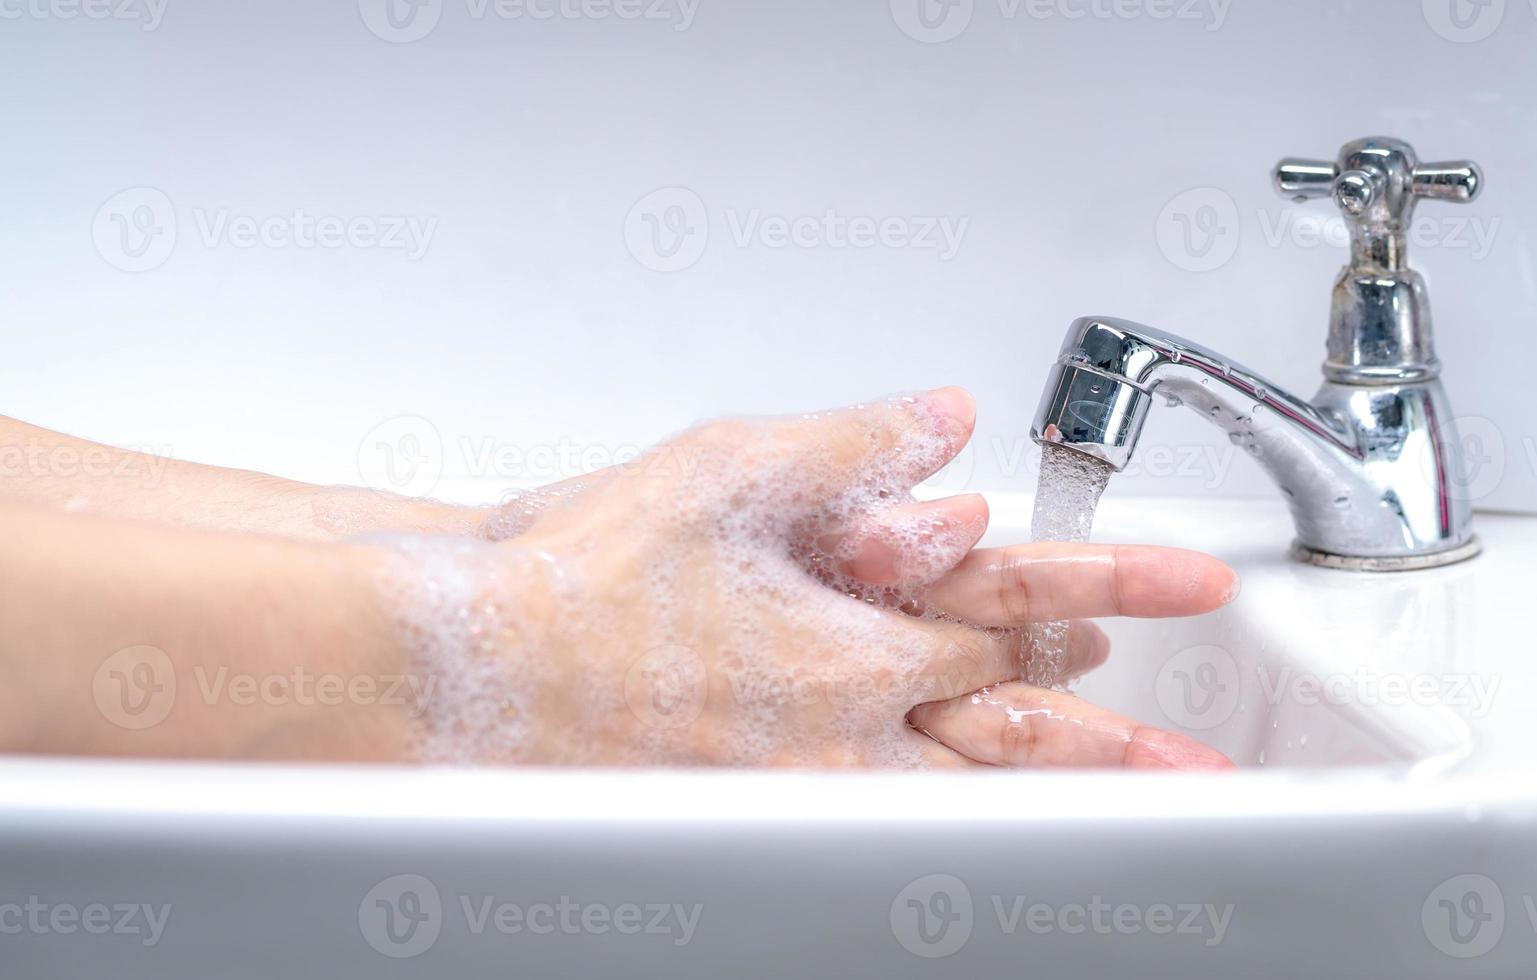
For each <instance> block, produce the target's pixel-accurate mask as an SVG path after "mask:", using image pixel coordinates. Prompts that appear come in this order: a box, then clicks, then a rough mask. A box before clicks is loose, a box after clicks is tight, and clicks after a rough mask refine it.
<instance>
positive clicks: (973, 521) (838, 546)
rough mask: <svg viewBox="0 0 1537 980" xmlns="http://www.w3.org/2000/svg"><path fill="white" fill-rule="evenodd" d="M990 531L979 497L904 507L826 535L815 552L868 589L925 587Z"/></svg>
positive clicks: (903, 505)
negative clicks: (874, 586)
mask: <svg viewBox="0 0 1537 980" xmlns="http://www.w3.org/2000/svg"><path fill="white" fill-rule="evenodd" d="M986 531H987V501H986V500H985V499H984V498H983V497H982V495H981V494H966V495H964V496H960V497H946V498H945V499H943V500H931V501H926V502H922V503H911V504H900V505H897V506H895V507H891V508H889V509H887V510H884V511H881V512H879V513H876V514H871V515H868V516H867V517H865V518H864V519H863V520H861V521H860V522H859V523H857V524H856V525H855V526H853V527H849V528H844V529H840V530H838V531H834V532H831V533H828V534H824V535H822V536H821V537H820V538H818V540H817V541H816V547H817V550H818V551H820V552H821V553H822V554H824V555H826V556H828V557H829V558H830V559H831V560H832V561H833V562H834V563H835V564H836V567H837V568H838V569H839V570H840V571H841V572H843V573H844V574H845V575H848V576H850V577H852V578H856V579H858V580H860V581H862V582H866V583H869V584H870V585H901V586H909V587H911V586H916V585H924V584H927V583H929V582H933V581H934V580H936V579H938V578H940V577H941V576H942V575H944V574H945V573H946V572H948V571H949V570H950V569H951V568H954V567H955V565H956V564H958V563H959V562H960V561H961V559H963V558H964V557H965V556H966V553H967V552H969V551H970V550H971V549H972V548H973V547H974V546H975V545H976V543H977V541H978V540H979V539H980V538H981V537H982V535H983V533H984V532H986Z"/></svg>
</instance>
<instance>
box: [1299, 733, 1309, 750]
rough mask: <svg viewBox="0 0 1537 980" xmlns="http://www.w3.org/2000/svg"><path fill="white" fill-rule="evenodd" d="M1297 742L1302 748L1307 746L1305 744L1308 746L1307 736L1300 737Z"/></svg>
mask: <svg viewBox="0 0 1537 980" xmlns="http://www.w3.org/2000/svg"><path fill="white" fill-rule="evenodd" d="M1297 741H1298V743H1299V744H1301V745H1302V746H1303V747H1306V746H1307V744H1308V737H1307V736H1306V735H1304V736H1302V737H1301V738H1299V739H1297Z"/></svg>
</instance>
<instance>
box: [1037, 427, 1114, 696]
mask: <svg viewBox="0 0 1537 980" xmlns="http://www.w3.org/2000/svg"><path fill="white" fill-rule="evenodd" d="M1114 472H1115V470H1114V469H1113V468H1111V466H1110V464H1109V463H1106V462H1104V461H1102V460H1098V459H1095V458H1094V457H1092V456H1088V455H1086V454H1084V453H1080V452H1077V451H1075V450H1072V449H1064V448H1062V447H1061V446H1054V445H1052V444H1050V443H1044V444H1042V446H1041V476H1040V481H1039V483H1038V484H1037V485H1036V491H1035V513H1034V515H1033V517H1032V519H1031V521H1030V536H1031V538H1032V539H1034V540H1036V541H1071V542H1084V541H1087V540H1089V532H1090V531H1092V530H1093V528H1094V510H1095V508H1096V507H1098V506H1099V498H1100V496H1101V495H1102V494H1103V493H1104V492H1105V487H1106V485H1107V484H1108V483H1109V482H1110V476H1111V474H1112V473H1114ZM1068 630H1069V623H1068V621H1067V620H1061V619H1059V620H1053V621H1051V622H1046V623H1035V624H1032V625H1031V627H1030V639H1031V644H1030V646H1031V647H1033V648H1034V649H1033V651H1032V652H1031V653H1030V654H1029V659H1028V661H1027V662H1026V663H1025V664H1024V665H1023V669H1024V675H1025V680H1027V681H1029V682H1030V683H1031V684H1034V685H1036V686H1037V687H1057V686H1059V685H1060V683H1061V678H1062V668H1063V664H1064V661H1065V660H1066V659H1067V649H1068Z"/></svg>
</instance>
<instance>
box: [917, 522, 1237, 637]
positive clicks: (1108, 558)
mask: <svg viewBox="0 0 1537 980" xmlns="http://www.w3.org/2000/svg"><path fill="white" fill-rule="evenodd" d="M1238 588H1239V583H1238V575H1237V574H1236V573H1235V572H1234V571H1233V570H1232V569H1231V568H1228V567H1227V566H1226V565H1224V564H1223V563H1222V562H1220V561H1218V560H1217V559H1215V558H1212V557H1211V556H1209V555H1203V554H1201V553H1200V552H1198V551H1186V550H1185V549H1183V548H1156V547H1152V546H1147V545H1090V544H1070V543H1065V542H1037V543H1034V544H1022V545H1014V546H1011V547H1008V548H985V549H980V550H977V551H973V552H972V553H971V554H970V555H968V556H967V557H966V558H965V560H963V561H962V562H961V563H960V564H959V565H957V566H956V567H955V568H954V569H952V570H951V571H950V572H949V573H948V574H946V575H945V576H944V577H943V578H941V579H940V580H939V581H937V582H935V583H934V585H933V586H932V587H931V588H930V589H929V590H928V591H927V593H926V594H925V596H924V598H925V600H926V601H927V602H928V603H929V604H931V605H933V606H935V607H936V608H939V609H942V610H944V611H945V612H948V613H950V614H951V615H952V616H955V617H957V618H959V619H964V620H965V621H967V622H969V623H977V624H979V625H982V626H1019V625H1022V624H1024V623H1039V622H1047V621H1050V620H1055V619H1078V618H1090V617H1094V616H1194V615H1197V614H1199V613H1204V612H1210V611H1211V610H1213V609H1216V608H1217V607H1219V606H1223V605H1226V604H1227V603H1229V602H1231V601H1233V599H1235V598H1236V597H1237V596H1238Z"/></svg>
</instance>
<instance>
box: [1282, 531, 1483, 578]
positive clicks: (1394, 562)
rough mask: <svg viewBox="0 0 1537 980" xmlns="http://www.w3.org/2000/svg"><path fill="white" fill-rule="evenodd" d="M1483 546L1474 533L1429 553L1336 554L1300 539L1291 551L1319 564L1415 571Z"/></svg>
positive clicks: (1473, 552)
mask: <svg viewBox="0 0 1537 980" xmlns="http://www.w3.org/2000/svg"><path fill="white" fill-rule="evenodd" d="M1483 550H1484V546H1483V544H1482V543H1481V542H1480V541H1479V540H1478V537H1477V535H1475V536H1473V537H1472V538H1469V539H1468V541H1467V543H1466V544H1460V545H1458V546H1457V547H1455V548H1449V549H1447V550H1446V551H1437V552H1435V553H1433V554H1428V555H1395V556H1392V557H1386V558H1362V557H1359V556H1356V555H1336V554H1333V553H1332V552H1328V551H1317V550H1315V549H1313V548H1309V547H1308V546H1307V545H1305V544H1303V543H1302V542H1300V541H1294V542H1292V550H1291V553H1292V557H1293V558H1295V559H1296V560H1298V561H1300V562H1306V563H1307V564H1309V565H1317V566H1318V567H1319V568H1336V569H1340V570H1342V571H1347V572H1415V571H1420V570H1421V569H1426V568H1443V567H1445V566H1447V565H1455V564H1457V563H1458V562H1460V561H1467V560H1468V559H1469V558H1472V557H1474V556H1476V555H1477V554H1478V553H1479V552H1480V551H1483Z"/></svg>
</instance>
